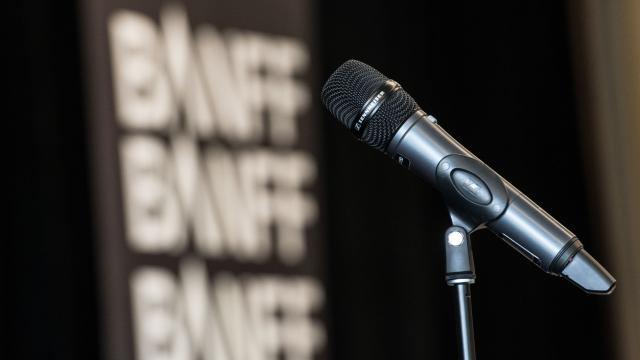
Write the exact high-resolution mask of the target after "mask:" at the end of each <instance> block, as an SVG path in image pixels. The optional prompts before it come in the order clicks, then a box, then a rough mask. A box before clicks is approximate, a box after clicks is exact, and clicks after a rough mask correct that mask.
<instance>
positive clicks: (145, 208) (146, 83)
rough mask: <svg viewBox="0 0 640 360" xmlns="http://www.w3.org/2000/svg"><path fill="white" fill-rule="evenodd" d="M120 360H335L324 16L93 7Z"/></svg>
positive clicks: (98, 152)
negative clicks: (329, 324) (318, 62)
mask: <svg viewBox="0 0 640 360" xmlns="http://www.w3.org/2000/svg"><path fill="white" fill-rule="evenodd" d="M83 15H84V18H85V19H86V22H85V24H84V29H85V31H84V33H85V38H84V47H85V62H84V66H85V70H86V78H87V91H88V100H89V105H88V111H89V118H90V129H91V137H90V141H91V144H90V147H91V149H92V150H93V157H92V159H93V163H92V168H93V177H94V201H95V204H96V206H95V213H96V216H95V222H96V228H97V234H96V235H97V238H98V245H97V246H96V250H97V254H98V255H97V256H98V258H99V260H100V262H101V268H100V278H99V281H100V289H101V300H102V304H101V305H102V313H103V316H102V319H103V336H102V340H103V341H102V345H103V346H102V347H103V350H104V353H105V358H107V359H118V360H120V359H143V360H152V359H153V360H156V359H176V360H178V359H216V360H218V359H220V360H240V359H255V360H258V359H297V360H298V359H299V360H302V359H324V358H326V353H327V351H326V346H327V339H326V327H325V325H324V311H325V310H324V309H325V290H324V287H323V282H322V276H321V271H322V259H323V257H322V256H323V254H322V244H321V242H322V236H323V234H322V226H321V221H320V215H321V206H320V204H319V197H318V192H319V186H318V184H319V183H320V182H319V179H318V163H317V161H318V160H317V155H318V148H317V146H318V144H317V139H318V134H317V130H318V128H319V126H317V122H316V115H317V108H316V103H317V101H315V100H314V98H313V96H312V93H313V92H312V89H313V88H314V86H317V85H316V84H315V83H314V82H313V81H314V77H313V75H314V67H315V64H314V62H313V58H314V57H313V48H312V46H313V43H312V35H313V33H312V29H313V28H312V21H311V19H312V18H311V4H310V3H309V2H308V1H298V0H278V1H268V2H252V1H247V0H242V1H238V0H233V1H231V0H228V1H208V0H194V1H189V2H188V3H175V2H161V1H142V0H140V1H132V2H127V1H98V0H90V1H87V2H86V3H85V4H84V8H83Z"/></svg>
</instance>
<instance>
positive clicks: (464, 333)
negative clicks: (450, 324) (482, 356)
mask: <svg viewBox="0 0 640 360" xmlns="http://www.w3.org/2000/svg"><path fill="white" fill-rule="evenodd" d="M456 292H457V298H458V319H459V320H460V342H461V347H462V358H463V359H464V360H471V359H475V358H476V347H475V341H474V338H473V314H472V312H471V286H470V285H469V284H457V285H456Z"/></svg>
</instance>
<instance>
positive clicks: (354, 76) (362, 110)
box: [322, 60, 420, 152]
mask: <svg viewBox="0 0 640 360" xmlns="http://www.w3.org/2000/svg"><path fill="white" fill-rule="evenodd" d="M322 102H323V104H324V106H325V107H326V108H327V110H329V112H331V114H332V115H333V116H334V117H335V118H337V119H338V120H339V121H340V123H342V125H344V126H346V127H347V128H348V129H351V130H352V132H354V134H356V136H357V137H358V138H359V139H360V140H361V141H363V142H365V143H367V144H368V145H370V146H372V147H374V148H376V149H378V150H380V151H382V152H385V150H386V148H387V145H389V142H390V141H391V139H392V138H393V135H394V134H395V132H396V131H397V130H398V128H399V127H400V125H402V123H403V122H404V121H405V120H407V119H408V118H409V117H410V116H411V115H413V114H414V113H415V112H416V111H418V110H420V107H419V106H418V105H417V104H416V102H415V100H413V98H412V97H411V96H410V95H409V94H408V93H407V92H406V91H404V90H403V89H402V87H401V86H400V84H398V83H397V82H395V81H393V80H390V79H389V78H387V77H386V76H384V75H382V74H381V73H380V72H379V71H378V70H376V69H374V68H372V67H371V66H369V65H367V64H365V63H362V62H360V61H357V60H348V61H346V62H345V63H343V64H342V65H340V67H338V68H337V69H336V70H335V71H334V72H333V74H332V75H331V76H330V77H329V79H328V80H327V82H326V83H325V84H324V87H323V88H322Z"/></svg>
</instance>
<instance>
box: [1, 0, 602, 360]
mask: <svg viewBox="0 0 640 360" xmlns="http://www.w3.org/2000/svg"><path fill="white" fill-rule="evenodd" d="M565 5H566V4H564V3H563V2H554V1H547V2H533V1H531V2H505V3H504V4H499V5H498V4H497V3H493V4H486V3H482V4H480V3H472V2H468V3H464V4H461V3H457V2H444V1H443V2H418V3H417V4H413V3H412V2H408V1H407V2H399V1H395V2H388V1H375V0H374V1H368V2H366V3H360V4H356V3H348V2H343V1H335V0H329V1H318V2H317V4H316V8H317V23H318V26H319V29H317V31H316V33H317V40H318V41H319V42H320V44H321V48H320V49H319V50H320V51H319V53H320V54H321V59H320V61H321V62H322V64H323V68H322V71H320V74H321V79H324V78H326V76H328V75H329V73H330V72H331V71H332V70H333V69H334V68H335V67H337V66H338V65H339V64H340V63H341V62H343V61H344V60H346V59H348V58H356V59H359V60H362V61H364V62H367V63H369V64H371V65H372V66H374V67H376V68H378V69H380V70H381V71H382V72H383V73H385V74H386V75H388V76H389V77H391V78H393V79H395V80H398V81H399V82H401V83H402V85H403V86H404V88H405V89H407V91H409V92H410V93H411V94H412V95H413V96H414V98H415V99H416V100H417V101H418V103H419V104H421V105H422V107H423V108H424V109H425V110H426V111H427V112H429V113H432V114H433V115H435V116H436V117H437V118H438V119H439V122H440V124H441V125H442V126H443V127H444V128H445V129H447V131H449V132H450V133H451V134H452V135H453V136H454V137H456V138H457V139H458V140H459V141H460V142H461V143H463V144H464V145H465V146H466V147H467V148H468V149H470V150H471V151H472V152H474V153H475V154H476V155H478V157H480V158H481V159H483V160H485V162H487V163H488V164H489V165H490V166H492V167H493V168H494V169H495V170H497V171H498V172H500V173H501V174H502V175H503V176H504V177H505V178H507V179H509V180H510V182H511V183H513V184H514V185H515V186H517V187H518V188H520V190H522V191H523V192H524V193H526V194H528V195H529V196H530V197H531V198H532V199H533V200H534V201H536V202H537V203H538V204H539V205H541V206H542V207H544V208H545V209H546V210H547V211H548V212H549V213H551V214H552V215H553V216H554V217H556V218H557V219H558V220H560V221H561V222H562V223H564V224H565V225H566V226H567V227H569V228H570V229H571V230H572V231H573V232H575V233H576V234H577V235H579V236H580V238H581V240H582V242H583V243H584V244H585V246H586V247H587V248H588V249H589V250H590V252H591V253H592V254H593V255H594V256H595V257H596V258H599V259H602V258H603V256H602V247H603V246H602V244H601V243H600V242H599V241H600V240H599V239H596V238H594V237H592V236H591V235H590V234H592V233H593V232H594V230H595V229H596V228H597V226H598V223H596V222H591V221H590V219H597V215H598V214H597V212H595V211H594V212H589V211H590V210H589V209H590V208H591V209H593V207H590V204H591V203H590V199H589V197H588V192H587V189H588V188H589V187H590V186H591V184H590V176H589V174H590V172H591V168H590V166H589V162H588V161H585V160H584V156H583V152H582V149H581V145H580V141H579V140H580V131H581V130H580V129H581V126H582V125H581V123H580V120H579V119H578V118H577V116H576V108H577V105H576V101H575V99H574V93H575V90H576V89H575V88H574V80H573V75H572V74H573V69H572V63H571V61H572V60H571V57H570V53H571V49H570V43H569V32H568V30H569V28H568V13H567V9H566V8H565ZM15 10H16V14H15V16H13V18H14V19H17V20H18V22H19V23H20V28H19V29H20V31H17V32H15V33H13V34H11V35H12V36H14V37H15V38H17V39H18V44H17V45H16V46H15V51H12V54H14V55H15V58H14V59H15V60H17V62H16V65H15V66H14V68H12V70H13V71H12V72H13V73H15V74H19V76H18V77H17V79H16V80H18V81H16V83H15V85H12V86H11V90H12V93H13V95H17V99H19V100H18V101H12V102H11V104H10V106H11V107H13V108H15V109H14V111H15V113H16V115H15V117H14V118H12V119H10V122H11V124H12V126H13V125H14V124H15V126H16V127H15V128H12V129H11V135H10V136H9V137H10V140H11V141H10V142H9V144H10V146H11V152H10V154H11V155H10V156H11V163H12V165H13V166H12V167H13V168H14V169H13V170H12V174H13V176H11V177H10V187H9V196H8V197H9V213H10V218H9V239H8V241H6V242H5V247H4V250H3V258H4V261H3V265H4V266H3V267H4V269H3V271H4V273H5V274H4V276H5V284H4V286H3V287H4V289H3V296H2V297H3V298H4V299H6V300H5V301H4V309H3V310H4V314H3V317H4V318H5V319H4V320H3V323H4V324H5V326H6V329H5V333H7V334H8V335H9V341H7V345H6V346H7V347H6V351H8V352H9V354H8V355H9V356H7V357H5V358H15V359H41V358H48V359H94V358H98V357H99V354H100V341H99V339H100V335H99V331H98V329H99V327H98V320H97V319H98V314H97V302H98V299H99V298H100V295H99V293H98V286H97V284H96V279H97V274H96V268H97V265H96V261H95V258H96V257H95V252H94V244H93V239H94V236H93V235H94V234H93V228H94V227H93V226H92V224H91V222H90V221H91V220H90V219H91V216H90V215H91V214H90V209H91V199H90V197H89V180H88V179H89V177H88V174H89V171H90V163H89V161H88V158H89V157H88V154H87V149H88V148H89V147H88V145H89V144H87V129H86V127H87V119H85V118H84V116H83V114H84V109H83V104H84V101H85V98H84V96H83V94H84V92H83V85H82V84H83V82H82V81H83V78H82V74H83V69H82V63H81V56H80V53H81V51H80V50H81V48H80V32H81V29H80V27H79V17H78V4H75V3H73V2H47V1H29V2H26V3H20V5H19V8H17V9H15ZM316 90H318V89H316ZM316 92H317V93H318V92H319V91H316ZM317 93H316V98H318V97H317ZM325 118H326V119H324V121H323V126H324V131H323V141H324V144H325V154H324V160H323V169H324V170H325V173H324V178H325V179H326V180H327V182H326V184H325V193H326V194H327V199H326V203H327V206H326V208H325V209H326V215H327V216H326V218H327V219H328V229H329V231H328V236H327V241H328V244H327V247H328V252H327V257H328V259H327V261H328V264H327V269H328V279H329V289H328V290H329V299H328V300H329V303H330V308H329V309H330V319H329V320H330V340H331V342H332V344H331V346H332V348H333V355H334V356H333V357H334V358H337V359H424V358H437V359H440V358H442V359H454V358H456V356H457V348H456V337H455V333H456V332H455V318H454V317H453V315H454V312H453V311H454V306H453V305H454V304H453V303H452V300H453V298H452V292H451V289H449V288H447V286H446V285H445V284H444V279H443V275H444V274H443V267H444V264H443V261H442V253H443V249H442V239H441V232H442V231H443V230H444V229H445V228H446V227H447V224H448V219H447V215H446V211H445V208H444V206H443V204H442V202H441V200H440V198H439V195H438V194H437V193H436V192H435V191H434V190H432V189H431V188H430V187H429V186H428V185H426V184H424V183H422V182H421V181H419V180H418V179H416V178H414V177H413V176H412V175H411V174H410V173H408V172H406V171H405V170H403V169H402V168H400V167H398V166H396V165H395V164H393V163H392V162H391V161H389V160H387V159H385V158H384V157H383V156H382V155H381V154H379V153H376V152H375V151H373V150H371V149H369V148H367V147H366V146H365V145H362V144H359V143H357V142H356V141H354V140H353V139H352V137H351V135H350V134H349V133H348V132H347V131H344V129H342V128H340V127H339V125H338V124H337V123H336V122H335V121H333V120H330V119H329V117H328V115H327V114H326V113H325ZM356 183H357V184H358V186H357V187H354V186H353V184H356ZM474 251H475V259H476V270H477V274H478V282H477V284H476V285H474V286H473V290H472V291H473V296H474V314H475V320H476V324H475V325H476V331H477V334H478V335H477V346H478V354H479V357H480V358H486V359H489V358H494V359H513V358H516V359H533V358H535V359H539V358H543V359H561V358H562V359H565V358H586V359H605V358H608V356H607V354H608V353H609V350H608V346H609V340H608V339H607V335H608V333H609V331H608V326H609V324H608V322H607V313H606V311H605V305H606V303H607V297H595V296H589V295H586V294H583V293H582V292H580V291H579V290H578V289H576V288H574V287H573V286H572V285H570V284H569V283H568V282H566V281H564V280H561V279H558V278H553V277H550V276H548V275H545V274H544V273H542V272H541V271H540V270H538V269H537V268H536V267H535V266H533V265H532V264H529V263H528V262H527V261H526V260H525V259H524V258H522V257H521V256H520V255H518V254H517V253H515V252H514V251H513V250H512V249H510V248H509V247H508V246H506V245H505V244H503V243H502V242H501V241H500V240H498V239H496V238H494V237H493V236H491V235H490V234H487V233H484V232H480V233H478V234H475V236H474ZM603 262H604V264H605V265H606V264H607V262H606V261H604V260H603Z"/></svg>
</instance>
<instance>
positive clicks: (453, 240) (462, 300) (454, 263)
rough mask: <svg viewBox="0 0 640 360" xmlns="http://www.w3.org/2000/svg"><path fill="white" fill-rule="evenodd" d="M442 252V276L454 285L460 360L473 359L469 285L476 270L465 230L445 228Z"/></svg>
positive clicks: (473, 345) (474, 352) (450, 284)
mask: <svg viewBox="0 0 640 360" xmlns="http://www.w3.org/2000/svg"><path fill="white" fill-rule="evenodd" d="M445 253H446V260H447V261H446V262H447V273H446V276H445V279H446V280H447V284H448V285H449V286H455V288H456V300H457V303H458V319H459V325H460V326H459V330H460V347H461V355H462V359H464V360H475V358H476V348H475V340H474V332H473V313H472V311H471V284H473V283H474V282H475V279H476V273H475V267H474V265H473V252H472V251H471V241H470V239H469V235H468V233H467V232H466V230H464V229H463V228H461V227H459V226H451V227H449V228H448V229H447V231H446V232H445Z"/></svg>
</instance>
